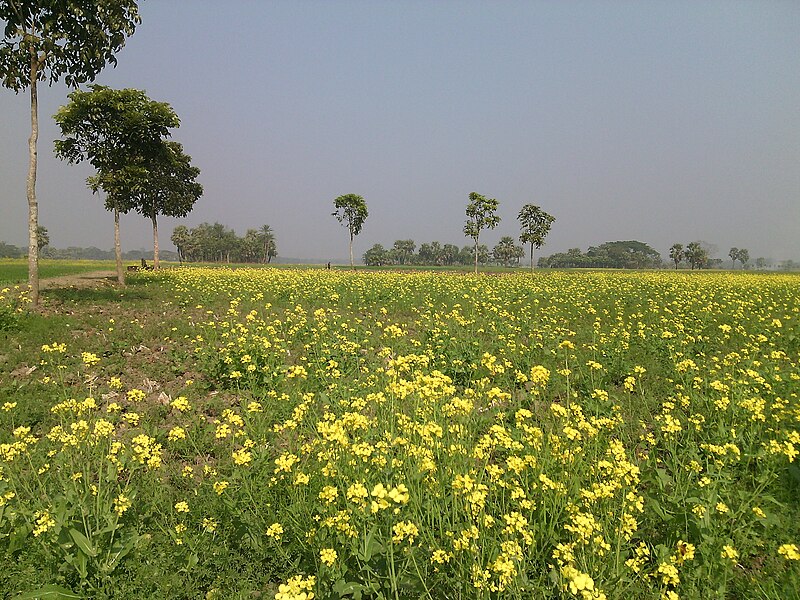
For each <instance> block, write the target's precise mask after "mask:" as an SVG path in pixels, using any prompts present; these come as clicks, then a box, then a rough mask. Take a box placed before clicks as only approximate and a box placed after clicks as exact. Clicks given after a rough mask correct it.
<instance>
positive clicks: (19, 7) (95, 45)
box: [0, 0, 141, 306]
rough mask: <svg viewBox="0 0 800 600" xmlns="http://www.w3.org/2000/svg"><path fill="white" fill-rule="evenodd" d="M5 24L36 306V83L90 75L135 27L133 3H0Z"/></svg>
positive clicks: (5, 73)
mask: <svg viewBox="0 0 800 600" xmlns="http://www.w3.org/2000/svg"><path fill="white" fill-rule="evenodd" d="M0 20H2V21H4V22H5V31H4V35H3V42H2V44H1V45H0V77H1V78H2V81H3V86H5V87H7V88H9V89H12V90H14V91H15V92H17V93H19V92H21V91H22V90H24V89H26V88H29V89H30V98H31V137H30V139H29V140H28V156H29V166H28V181H27V186H26V187H27V198H28V284H29V285H30V288H31V296H30V297H31V301H32V302H33V304H34V306H35V305H36V304H38V302H39V244H38V242H37V239H36V233H37V229H36V228H37V227H38V225H39V206H38V202H37V199H36V169H37V166H38V165H37V145H38V141H39V96H38V89H37V84H38V82H39V81H45V80H47V81H48V82H49V83H50V84H53V83H55V82H56V81H58V80H60V79H61V78H62V77H63V78H64V81H65V82H66V84H67V85H68V86H70V87H73V86H77V85H78V84H81V83H84V82H86V81H92V80H94V78H95V76H96V75H97V74H98V73H99V72H100V71H101V70H102V69H103V67H104V66H105V65H106V64H107V63H111V64H114V65H115V64H116V59H115V58H114V54H115V53H116V52H118V51H119V50H120V49H121V48H122V47H123V46H124V45H125V39H126V37H128V36H130V35H132V34H133V32H134V30H135V28H136V25H138V24H139V22H140V21H141V19H140V18H139V13H138V8H137V5H136V1H135V0H71V1H70V2H54V1H48V0H0Z"/></svg>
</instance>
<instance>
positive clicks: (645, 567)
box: [0, 268, 800, 600]
mask: <svg viewBox="0 0 800 600" xmlns="http://www.w3.org/2000/svg"><path fill="white" fill-rule="evenodd" d="M799 283H800V277H798V276H791V275H770V276H760V275H755V274H745V273H683V272H681V273H671V272H648V273H614V272H607V271H605V272H587V271H581V272H569V273H564V272H538V273H536V274H535V275H530V274H528V273H525V272H521V271H520V272H518V273H515V274H511V275H498V276H492V277H485V276H478V277H474V276H470V275H464V276H459V277H449V276H445V275H443V274H441V273H425V272H419V273H399V272H396V271H392V270H386V271H367V270H359V271H357V272H352V271H349V270H341V271H340V270H332V271H326V270H324V269H289V268H282V269H236V270H231V269H218V268H214V269H194V268H184V269H174V270H168V271H164V272H160V273H141V274H137V275H135V276H132V277H131V278H130V281H129V285H128V286H127V287H126V288H125V289H124V290H117V289H115V288H98V289H77V290H76V289H52V290H45V291H44V292H43V294H42V296H43V299H44V304H43V307H42V310H41V311H38V312H35V313H26V312H24V311H23V312H16V310H14V312H12V313H11V314H13V316H14V322H13V325H14V326H13V327H10V328H8V329H6V330H2V328H0V397H1V398H2V401H0V467H2V471H0V473H2V476H0V567H2V568H0V590H3V591H4V594H5V597H9V598H13V597H14V596H15V594H19V593H30V594H32V595H31V596H29V597H36V594H37V593H38V594H43V593H44V591H43V590H47V589H49V590H50V591H51V594H52V595H55V593H56V591H58V590H60V591H61V593H67V592H70V593H71V592H75V593H77V594H79V595H80V596H81V597H85V598H139V597H148V598H151V597H152V598H187V599H188V598H200V597H206V598H258V597H263V598H273V597H274V598H277V600H288V599H289V598H293V599H294V598H301V597H302V594H303V593H304V592H309V591H311V592H313V593H314V594H315V595H316V597H317V598H324V599H332V598H353V599H355V598H395V599H399V598H436V599H438V598H447V599H450V598H463V599H473V598H474V599H478V598H480V599H487V600H488V599H489V598H530V597H537V598H579V599H581V600H588V599H590V598H593V599H596V600H600V599H602V598H660V597H663V598H674V597H685V598H719V599H720V600H722V599H729V598H742V599H744V598H772V599H776V600H777V599H779V598H780V599H783V598H791V597H796V590H797V589H798V587H800V576H799V575H798V568H797V565H798V564H800V563H799V562H798V560H797V559H800V554H797V557H796V558H795V555H796V553H798V552H800V551H799V550H798V549H797V544H798V540H800V504H798V498H799V497H800V470H799V469H798V468H797V464H798V460H797V458H796V457H797V450H798V449H799V448H800V433H798V425H797V423H798V422H800V408H798V393H797V389H798V383H797V382H798V381H800V364H798V356H799V355H800V314H798V305H799V303H798V299H799V298H798V290H800V285H798V284H799ZM4 301H5V302H8V301H9V298H6V299H5V300H4ZM2 302H3V301H2V300H0V303H2ZM184 503H185V504H184ZM47 586H55V587H50V588H47ZM37 590H38V591H37ZM54 590H55V591H54Z"/></svg>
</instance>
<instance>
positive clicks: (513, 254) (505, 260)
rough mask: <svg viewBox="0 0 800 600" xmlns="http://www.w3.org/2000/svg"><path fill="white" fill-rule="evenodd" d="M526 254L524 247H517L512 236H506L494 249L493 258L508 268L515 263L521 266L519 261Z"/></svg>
mask: <svg viewBox="0 0 800 600" xmlns="http://www.w3.org/2000/svg"><path fill="white" fill-rule="evenodd" d="M524 254H525V250H524V249H523V248H522V246H517V245H516V244H515V243H514V238H513V237H511V236H510V235H505V236H503V237H502V238H500V241H499V242H498V243H497V245H496V246H495V247H494V248H493V249H492V256H494V259H495V260H496V261H497V262H498V263H500V264H502V265H504V266H507V267H510V266H512V265H513V264H514V263H515V262H516V263H517V264H519V259H520V258H522V256H523V255H524Z"/></svg>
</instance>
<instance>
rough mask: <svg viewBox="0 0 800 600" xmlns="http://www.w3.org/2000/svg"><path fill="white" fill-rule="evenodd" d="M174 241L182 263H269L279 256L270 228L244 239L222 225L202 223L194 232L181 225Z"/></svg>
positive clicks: (248, 232)
mask: <svg viewBox="0 0 800 600" xmlns="http://www.w3.org/2000/svg"><path fill="white" fill-rule="evenodd" d="M171 240H172V243H173V244H175V247H176V248H177V249H178V255H179V256H180V258H181V260H182V261H188V262H236V263H257V262H262V263H269V262H270V261H271V260H272V259H273V258H274V257H275V256H277V255H278V246H277V242H276V240H275V233H274V232H273V231H272V227H270V226H269V225H262V226H261V229H258V230H256V229H248V230H247V231H246V232H245V234H244V236H243V237H239V236H237V235H236V232H235V231H233V229H229V228H228V227H226V226H225V225H222V224H221V223H214V224H213V225H211V224H209V223H201V224H200V225H198V226H197V227H193V228H192V229H189V228H187V227H186V226H185V225H178V226H177V227H176V228H175V229H173V231H172V237H171Z"/></svg>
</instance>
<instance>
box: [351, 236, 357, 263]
mask: <svg viewBox="0 0 800 600" xmlns="http://www.w3.org/2000/svg"><path fill="white" fill-rule="evenodd" d="M350 268H351V269H355V268H356V267H355V265H354V264H353V234H352V233H351V234H350Z"/></svg>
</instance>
